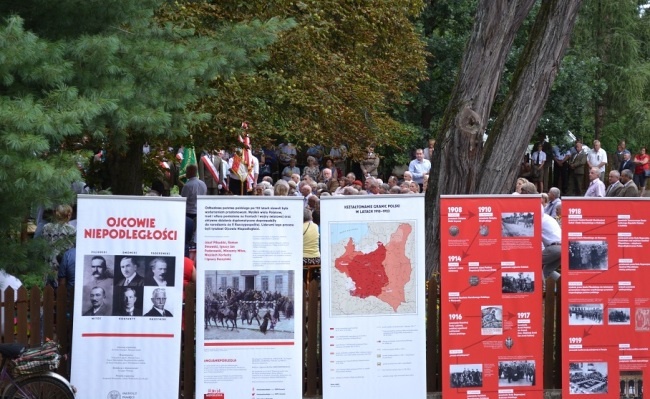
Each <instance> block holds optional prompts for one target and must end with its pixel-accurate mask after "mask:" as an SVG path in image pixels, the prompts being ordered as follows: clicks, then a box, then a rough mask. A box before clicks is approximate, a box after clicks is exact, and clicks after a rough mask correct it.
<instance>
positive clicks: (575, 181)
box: [568, 140, 587, 196]
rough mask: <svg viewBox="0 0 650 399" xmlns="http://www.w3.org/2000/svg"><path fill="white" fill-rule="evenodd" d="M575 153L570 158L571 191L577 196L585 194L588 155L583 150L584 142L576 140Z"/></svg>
mask: <svg viewBox="0 0 650 399" xmlns="http://www.w3.org/2000/svg"><path fill="white" fill-rule="evenodd" d="M575 151H576V152H575V154H573V155H572V156H571V158H570V159H569V190H568V191H569V192H570V193H573V194H574V195H576V196H582V195H583V194H584V191H583V188H582V181H583V179H584V175H585V164H586V163H587V155H586V154H585V153H584V151H582V142H581V141H579V140H576V145H575Z"/></svg>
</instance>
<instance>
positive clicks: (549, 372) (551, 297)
mask: <svg viewBox="0 0 650 399" xmlns="http://www.w3.org/2000/svg"><path fill="white" fill-rule="evenodd" d="M554 333H555V280H554V279H553V278H552V277H549V278H547V279H546V293H545V294H544V389H552V388H553V374H554V370H553V369H554V367H555V364H554V362H553V353H554V347H553V346H554V345H555V339H554V336H553V335H554Z"/></svg>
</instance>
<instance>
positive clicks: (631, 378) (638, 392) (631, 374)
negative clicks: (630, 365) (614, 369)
mask: <svg viewBox="0 0 650 399" xmlns="http://www.w3.org/2000/svg"><path fill="white" fill-rule="evenodd" d="M619 385H620V392H619V397H620V399H643V372H642V371H641V370H622V371H621V381H620V383H619Z"/></svg>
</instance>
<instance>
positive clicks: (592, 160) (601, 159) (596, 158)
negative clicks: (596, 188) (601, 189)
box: [587, 140, 607, 184]
mask: <svg viewBox="0 0 650 399" xmlns="http://www.w3.org/2000/svg"><path fill="white" fill-rule="evenodd" d="M587 163H588V164H589V167H590V168H598V171H599V175H598V178H599V179H600V181H601V182H602V183H603V184H605V165H607V153H606V152H605V150H603V149H602V148H600V141H598V140H594V148H592V149H591V150H589V152H588V153H587Z"/></svg>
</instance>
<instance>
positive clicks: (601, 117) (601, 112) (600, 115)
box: [585, 101, 607, 148]
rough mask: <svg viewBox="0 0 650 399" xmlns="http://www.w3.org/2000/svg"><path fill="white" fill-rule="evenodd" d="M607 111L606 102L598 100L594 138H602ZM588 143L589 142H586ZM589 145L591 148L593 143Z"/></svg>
mask: <svg viewBox="0 0 650 399" xmlns="http://www.w3.org/2000/svg"><path fill="white" fill-rule="evenodd" d="M606 111H607V108H606V107H605V104H603V103H602V102H601V101H598V102H596V115H595V123H594V140H600V133H602V131H603V127H604V126H605V112H606ZM585 144H587V143H585ZM588 144H589V147H590V148H591V143H588Z"/></svg>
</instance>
